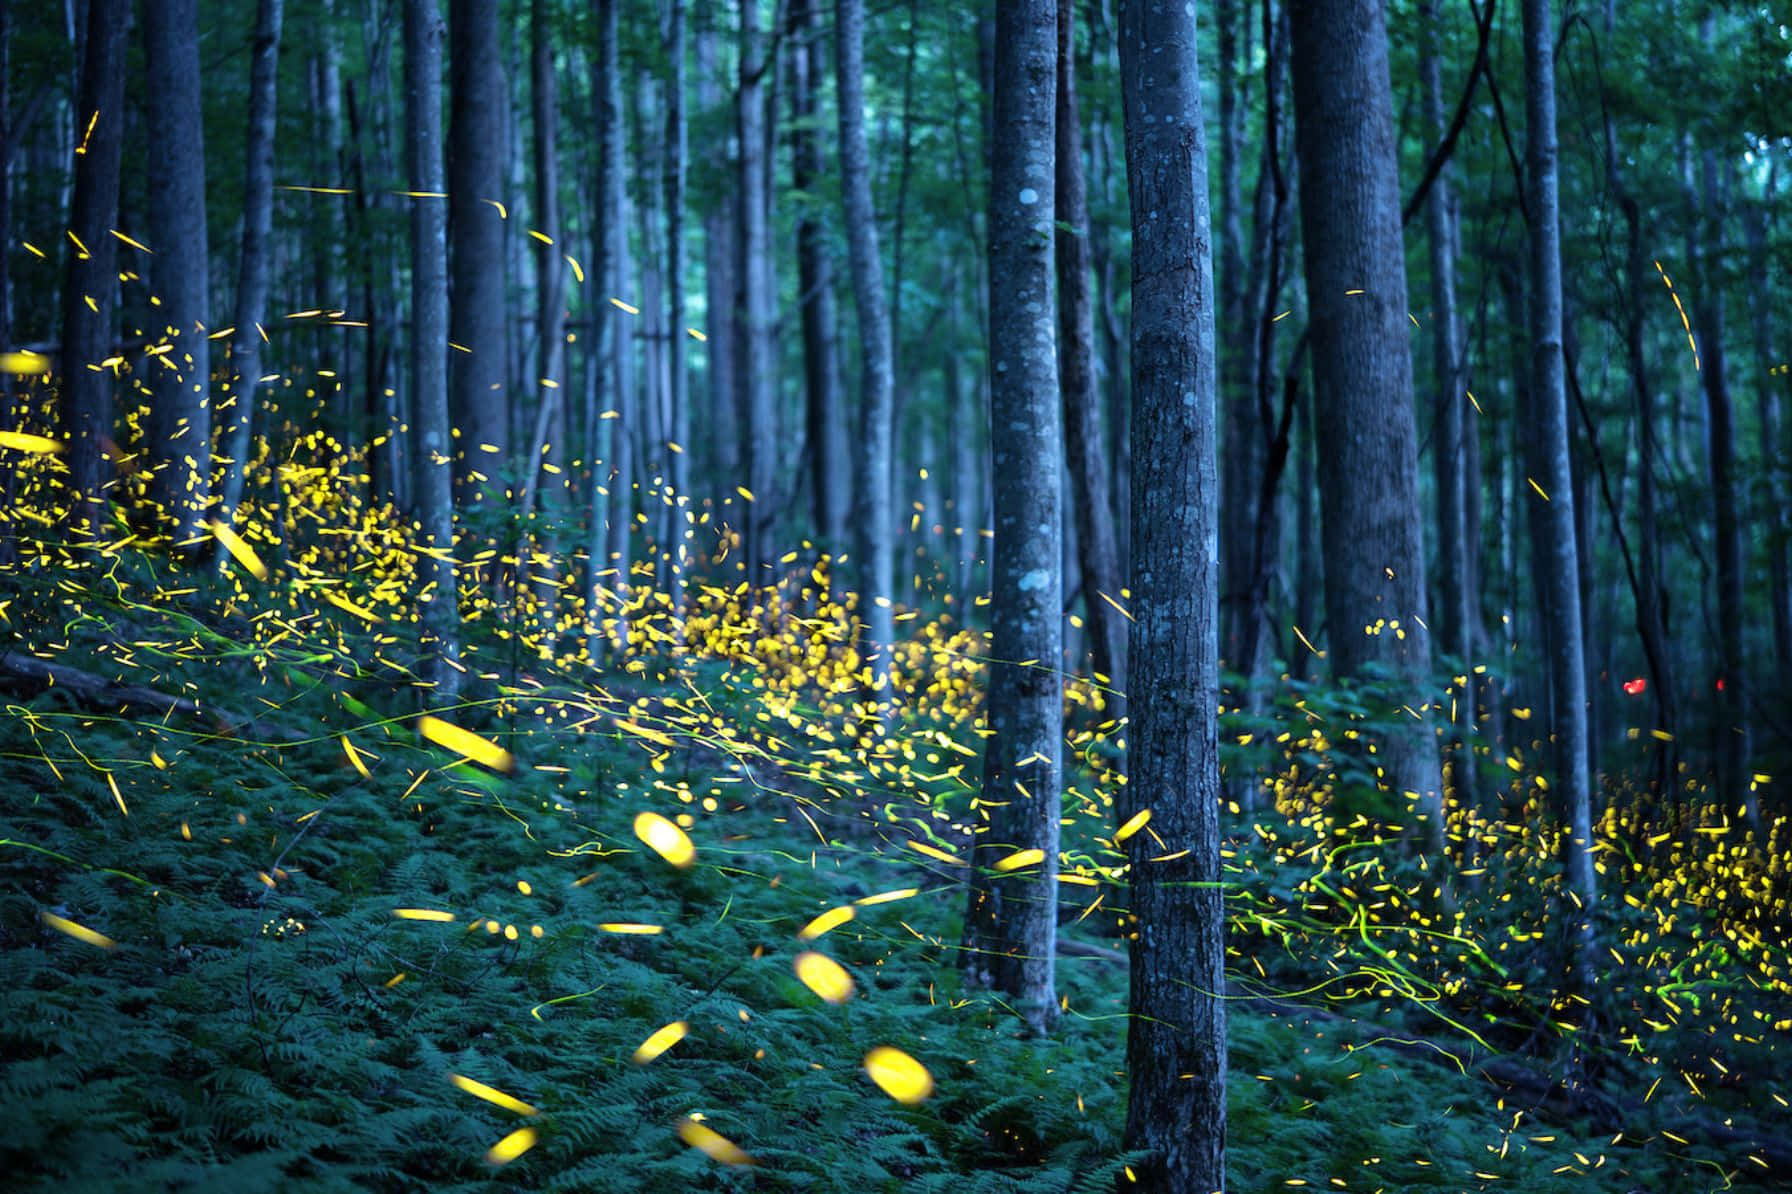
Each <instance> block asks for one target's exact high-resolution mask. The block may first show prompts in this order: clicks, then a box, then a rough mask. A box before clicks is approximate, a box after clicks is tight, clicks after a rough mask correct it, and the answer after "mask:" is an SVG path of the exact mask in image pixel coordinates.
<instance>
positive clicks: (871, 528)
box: [834, 0, 896, 692]
mask: <svg viewBox="0 0 1792 1194" xmlns="http://www.w3.org/2000/svg"><path fill="white" fill-rule="evenodd" d="M834 37H835V42H834V71H835V82H836V87H837V89H838V92H839V100H838V104H839V111H840V193H841V199H842V208H843V212H844V216H845V220H846V251H847V263H848V266H849V268H850V269H851V271H852V293H853V303H854V306H855V307H856V308H857V310H858V315H859V359H860V382H859V387H860V388H859V436H858V441H857V445H856V446H857V449H858V451H857V454H856V456H855V458H854V465H855V470H854V471H856V472H857V473H858V476H859V485H858V503H859V504H858V512H857V516H856V517H855V519H854V522H855V524H856V528H855V529H856V531H857V551H858V555H859V602H860V604H859V611H860V617H861V618H863V619H864V637H863V640H862V642H861V644H860V648H859V654H860V656H861V658H863V659H865V660H866V666H867V667H868V668H869V670H870V673H871V684H870V685H869V687H870V688H872V690H873V691H876V692H881V691H883V687H884V680H885V678H886V677H887V676H888V674H889V667H890V650H891V648H892V646H893V644H894V643H895V640H896V629H895V623H894V621H893V620H892V619H893V616H894V611H893V610H892V609H891V606H890V602H891V600H892V599H893V594H894V592H895V588H896V559H895V557H896V526H895V511H894V509H893V508H892V503H893V501H894V496H893V495H894V480H895V479H894V476H893V470H894V457H895V442H894V441H895V428H894V415H893V407H892V400H893V399H892V394H893V390H894V385H895V381H894V378H893V376H892V374H891V368H892V365H891V356H890V352H891V350H890V316H889V310H888V306H887V300H886V298H885V296H884V269H883V259H882V257H881V256H880V254H879V251H878V244H877V239H878V238H877V210H876V208H875V207H873V206H872V202H871V166H870V162H869V156H870V151H869V149H868V148H867V146H866V141H865V5H864V0H836V2H835V5H834Z"/></svg>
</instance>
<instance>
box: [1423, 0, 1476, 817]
mask: <svg viewBox="0 0 1792 1194" xmlns="http://www.w3.org/2000/svg"><path fill="white" fill-rule="evenodd" d="M1439 7H1440V5H1439V0H1424V4H1423V7H1422V19H1423V21H1424V22H1425V26H1426V33H1425V35H1423V36H1421V37H1420V39H1419V80H1420V87H1421V90H1422V91H1423V93H1424V97H1423V102H1424V106H1425V125H1426V128H1427V130H1428V131H1429V133H1430V136H1431V137H1432V139H1433V140H1434V141H1441V140H1442V138H1443V137H1444V135H1445V131H1446V126H1445V124H1444V95H1443V81H1442V75H1443V71H1442V68H1441V66H1440V65H1439V62H1438V46H1439V43H1440V42H1441V41H1442V38H1443V28H1442V26H1443V22H1442V20H1441V18H1440V16H1439ZM1454 204H1455V191H1454V188H1453V186H1452V183H1451V179H1450V172H1449V167H1448V166H1447V165H1446V166H1445V167H1444V168H1443V169H1442V170H1440V171H1439V172H1438V175H1437V178H1436V180H1435V181H1434V182H1433V183H1432V185H1431V192H1430V195H1429V196H1428V197H1427V199H1426V202H1425V233H1426V241H1427V250H1428V253H1429V257H1430V264H1431V384H1432V387H1433V390H1434V399H1435V404H1434V407H1433V409H1434V410H1435V411H1436V412H1437V418H1436V421H1435V423H1434V425H1433V432H1432V443H1431V453H1432V456H1431V460H1432V476H1433V480H1434V482H1435V484H1436V488H1437V576H1438V594H1439V597H1440V601H1439V607H1440V608H1439V609H1438V611H1437V616H1436V617H1434V618H1433V619H1432V624H1433V625H1434V626H1435V627H1437V631H1438V635H1437V637H1438V644H1439V646H1440V647H1441V649H1442V650H1443V652H1444V653H1445V654H1446V655H1449V656H1452V657H1454V658H1455V659H1456V661H1457V663H1458V664H1459V665H1462V666H1463V668H1464V673H1463V674H1464V675H1465V676H1466V675H1470V674H1472V672H1471V671H1470V670H1469V669H1468V666H1467V665H1468V664H1469V662H1470V659H1469V653H1470V650H1471V646H1472V643H1473V641H1474V632H1473V620H1474V612H1473V610H1474V607H1473V605H1472V603H1471V591H1470V589H1469V585H1468V575H1469V567H1470V565H1469V560H1470V557H1471V556H1472V555H1473V554H1474V541H1473V540H1471V539H1470V538H1469V537H1468V520H1467V500H1466V492H1465V475H1466V472H1467V470H1466V469H1465V468H1464V467H1463V455H1464V451H1463V442H1464V420H1465V419H1466V417H1467V412H1466V410H1465V407H1467V405H1468V399H1467V397H1466V395H1465V388H1464V375H1463V368H1462V349H1461V342H1460V341H1461V332H1460V325H1459V320H1458V317H1457V314H1456V250H1455V236H1454V233H1453V230H1452V228H1451V223H1452V221H1453V219H1454ZM1449 699H1450V701H1451V704H1452V706H1453V713H1454V716H1453V717H1452V718H1451V723H1452V725H1451V731H1450V738H1451V745H1452V753H1451V760H1450V762H1451V777H1452V779H1453V780H1454V787H1455V789H1456V795H1457V798H1458V799H1459V800H1461V801H1462V802H1463V803H1464V804H1465V805H1467V806H1473V804H1474V787H1475V785H1474V778H1473V777H1474V771H1475V755H1474V750H1473V745H1474V743H1473V733H1474V727H1475V688H1474V685H1473V684H1469V683H1465V684H1464V685H1463V686H1461V687H1459V688H1458V687H1452V689H1451V690H1450V697H1449Z"/></svg>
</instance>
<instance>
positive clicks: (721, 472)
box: [696, 27, 741, 496]
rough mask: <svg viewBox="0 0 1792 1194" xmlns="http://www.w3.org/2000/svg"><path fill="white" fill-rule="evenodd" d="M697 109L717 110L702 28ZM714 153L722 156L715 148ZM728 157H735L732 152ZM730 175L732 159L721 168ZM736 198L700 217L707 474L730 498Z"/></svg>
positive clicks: (726, 197) (711, 59) (717, 202)
mask: <svg viewBox="0 0 1792 1194" xmlns="http://www.w3.org/2000/svg"><path fill="white" fill-rule="evenodd" d="M696 41H697V106H698V107H699V108H701V109H702V110H703V111H704V112H706V113H712V112H715V111H717V110H718V109H720V108H722V107H723V106H724V104H725V103H726V101H725V100H724V98H723V95H722V84H721V70H722V68H721V65H720V64H719V62H718V55H717V51H716V33H715V31H714V29H711V28H707V27H706V28H702V29H700V30H699V31H698V33H697V37H696ZM717 152H727V151H726V150H725V149H723V148H721V147H718V149H717ZM733 152H735V153H738V152H739V149H738V147H735V148H734V150H733ZM723 165H724V168H725V169H726V171H727V173H728V174H730V175H732V174H733V172H734V170H735V169H736V167H735V165H734V163H733V161H732V160H730V161H727V162H726V163H724V164H723ZM739 207H740V196H739V195H738V194H737V193H736V192H735V189H734V188H733V187H724V188H723V193H722V194H720V195H716V196H714V197H713V199H712V201H711V202H710V203H708V204H706V205H705V206H704V212H703V286H704V304H705V307H706V309H707V311H708V321H707V324H706V326H705V329H704V330H705V334H706V335H707V337H708V339H707V340H706V341H705V343H704V352H705V358H706V360H707V362H708V365H709V383H708V387H707V389H708V391H709V392H708V403H709V407H708V416H707V417H708V424H709V427H710V429H711V434H709V435H706V436H705V437H704V438H705V439H706V440H708V441H709V444H708V446H707V449H706V450H707V451H708V453H709V454H710V455H709V456H708V459H709V461H710V472H709V475H710V476H711V477H712V478H713V479H714V480H713V484H714V486H715V488H716V489H717V490H718V491H719V492H720V493H721V494H724V495H727V496H733V494H734V487H735V485H737V484H739V483H740V480H741V471H740V462H741V451H740V406H741V387H740V371H739V369H738V367H737V366H738V362H739V359H740V354H739V349H740V327H739V322H740V321H739V318H738V311H737V310H736V305H737V299H736V295H737V293H738V291H739V279H738V277H737V276H736V275H737V270H736V265H737V262H738V258H739V256H740V210H739Z"/></svg>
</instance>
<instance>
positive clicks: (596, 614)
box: [585, 0, 634, 660]
mask: <svg viewBox="0 0 1792 1194" xmlns="http://www.w3.org/2000/svg"><path fill="white" fill-rule="evenodd" d="M592 16H593V20H594V24H595V25H596V29H597V54H596V61H595V62H594V63H593V65H592V71H591V97H592V105H593V108H594V111H593V113H592V115H593V118H594V119H595V121H596V124H597V139H598V145H597V180H596V186H595V188H594V189H595V191H596V200H597V207H598V213H597V216H598V218H597V221H596V230H595V232H594V235H593V237H592V240H593V246H592V247H593V250H594V252H593V254H592V258H593V264H594V266H595V269H596V274H595V280H596V292H597V296H598V297H597V300H596V302H594V303H593V304H592V311H593V320H594V322H595V325H596V326H595V327H594V328H593V329H592V331H593V338H594V339H595V340H596V341H597V356H596V359H595V361H594V365H595V367H596V368H597V369H599V370H600V371H601V374H602V377H603V384H602V386H601V387H600V389H601V391H602V393H603V395H604V396H605V397H607V399H608V407H607V409H606V410H605V411H604V412H603V413H602V414H601V415H600V416H599V417H598V419H597V420H596V426H595V427H594V428H593V429H592V430H593V432H594V434H593V437H592V438H593V448H592V451H593V455H594V456H595V457H596V459H595V462H594V465H593V467H592V472H591V495H590V520H591V521H590V527H591V536H590V541H589V544H588V547H587V551H588V554H589V556H590V572H589V574H588V576H587V578H586V590H585V610H586V618H587V623H588V625H587V630H586V642H587V645H588V649H589V652H590V655H591V658H592V659H593V660H595V659H597V658H598V657H599V654H600V651H602V650H603V649H604V647H605V646H607V647H608V649H609V651H610V653H611V654H613V655H620V654H622V653H624V652H626V651H627V649H628V620H627V618H626V617H625V616H624V612H623V611H624V607H625V605H626V603H627V601H628V589H629V554H630V553H629V531H630V527H631V522H632V517H633V509H634V504H633V496H632V493H633V472H632V469H631V466H630V460H629V449H628V437H629V434H630V427H631V423H632V421H633V417H632V416H633V410H634V369H633V359H634V358H633V354H634V342H633V331H632V325H631V324H629V323H628V320H629V319H630V318H631V317H630V316H627V315H625V314H624V313H623V311H622V310H621V308H620V307H619V306H618V305H617V304H618V303H620V302H622V301H625V300H624V299H623V298H622V297H621V296H624V295H632V293H633V283H632V281H631V279H630V277H629V272H630V271H629V260H628V258H629V249H628V193H627V182H626V179H625V178H624V170H623V166H624V161H623V158H624V156H625V152H626V147H625V145H624V137H623V110H622V70H621V64H620V61H619V44H620V37H619V30H618V14H617V0H593V3H592ZM599 405H603V403H602V402H600V403H599ZM605 611H610V612H609V613H608V616H606V615H605Z"/></svg>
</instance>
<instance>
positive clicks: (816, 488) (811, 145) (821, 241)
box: [789, 0, 851, 550]
mask: <svg viewBox="0 0 1792 1194" xmlns="http://www.w3.org/2000/svg"><path fill="white" fill-rule="evenodd" d="M789 19H790V26H789V27H790V37H791V42H792V44H791V52H790V107H791V122H790V142H791V145H790V150H791V154H790V156H791V178H792V181H793V182H794V183H795V184H796V189H797V191H798V192H800V193H801V195H802V197H803V204H802V206H801V208H799V209H798V213H797V225H796V253H797V287H798V289H799V290H800V291H801V296H802V301H801V306H802V318H803V392H804V411H805V418H804V423H805V427H806V430H807V438H808V452H809V507H810V515H811V520H812V522H813V524H814V527H815V533H816V534H817V536H819V537H820V539H821V541H822V542H823V543H825V544H827V545H829V546H830V547H832V548H833V549H834V550H840V549H841V548H842V547H843V546H844V541H845V539H846V521H847V511H848V508H849V506H850V503H851V484H850V482H849V479H848V476H847V472H846V450H847V447H846V423H845V420H844V417H843V416H844V413H845V412H844V410H843V408H842V398H841V394H840V364H839V360H838V346H837V345H836V343H835V340H834V325H835V317H834V271H833V264H832V262H831V261H830V260H829V256H828V249H827V244H826V237H825V235H824V234H823V231H822V224H821V221H820V220H819V219H818V218H817V214H818V212H819V211H820V207H819V205H818V199H819V197H818V196H817V194H816V190H817V187H818V186H819V184H820V182H821V179H822V177H823V174H824V171H825V169H826V167H825V166H824V164H823V161H822V152H821V136H820V132H819V130H818V129H817V128H816V125H815V121H816V103H815V91H816V87H817V86H818V85H819V83H820V80H821V61H822V55H821V42H820V36H821V35H820V32H819V28H820V27H819V24H818V22H817V19H816V11H815V5H814V0H791V4H790V18H789Z"/></svg>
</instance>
